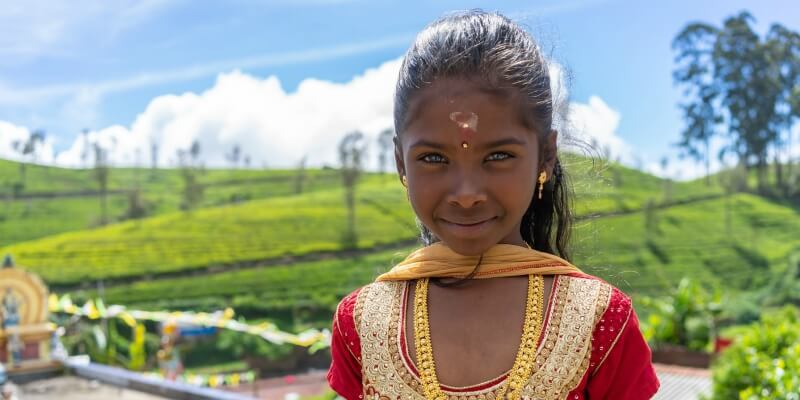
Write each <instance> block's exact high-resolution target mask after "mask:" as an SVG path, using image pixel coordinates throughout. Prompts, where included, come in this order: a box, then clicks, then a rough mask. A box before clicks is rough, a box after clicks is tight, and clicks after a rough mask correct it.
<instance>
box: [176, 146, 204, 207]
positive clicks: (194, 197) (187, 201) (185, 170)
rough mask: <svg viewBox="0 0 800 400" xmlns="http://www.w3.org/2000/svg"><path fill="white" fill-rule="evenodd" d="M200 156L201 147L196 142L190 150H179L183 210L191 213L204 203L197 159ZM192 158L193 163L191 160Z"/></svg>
mask: <svg viewBox="0 0 800 400" xmlns="http://www.w3.org/2000/svg"><path fill="white" fill-rule="evenodd" d="M199 155H200V145H199V144H198V143H197V141H195V142H194V143H192V146H191V147H190V148H189V150H188V151H187V150H183V149H179V150H178V151H177V156H178V166H179V167H180V170H181V178H183V201H182V202H181V209H182V210H184V211H191V210H193V209H195V208H196V207H197V206H198V205H199V204H200V203H201V202H202V201H203V192H204V189H205V188H204V187H203V185H202V184H201V183H200V182H198V179H197V175H198V170H199V164H198V162H197V159H198V157H199ZM189 157H191V161H190V160H189Z"/></svg>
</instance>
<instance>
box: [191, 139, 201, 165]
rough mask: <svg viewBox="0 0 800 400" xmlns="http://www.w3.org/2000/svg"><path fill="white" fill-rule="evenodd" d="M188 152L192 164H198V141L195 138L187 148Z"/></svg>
mask: <svg viewBox="0 0 800 400" xmlns="http://www.w3.org/2000/svg"><path fill="white" fill-rule="evenodd" d="M189 154H191V155H192V165H193V166H198V163H199V160H200V142H199V141H198V140H197V139H195V140H194V141H192V147H190V148H189Z"/></svg>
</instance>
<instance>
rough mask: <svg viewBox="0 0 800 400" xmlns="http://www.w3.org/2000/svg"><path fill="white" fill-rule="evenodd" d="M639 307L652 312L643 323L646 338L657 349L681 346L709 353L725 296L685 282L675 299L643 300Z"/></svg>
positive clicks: (681, 283)
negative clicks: (666, 346) (716, 320)
mask: <svg viewBox="0 0 800 400" xmlns="http://www.w3.org/2000/svg"><path fill="white" fill-rule="evenodd" d="M639 304H641V305H642V306H643V307H645V308H646V309H647V310H648V311H649V315H648V317H647V319H646V320H645V321H643V323H642V329H643V332H644V336H645V338H646V339H647V341H648V342H650V344H651V345H653V346H654V347H659V346H662V345H665V344H671V345H678V346H683V347H686V348H688V349H690V350H697V351H708V350H710V346H711V341H712V338H713V337H714V332H715V322H714V321H715V318H716V316H717V315H718V314H719V311H720V304H721V293H720V292H719V291H715V292H714V293H710V292H709V291H707V290H706V289H705V288H703V287H702V286H701V285H700V284H699V283H697V282H696V281H693V280H690V279H688V278H683V279H681V281H680V283H679V284H678V287H677V288H676V289H675V290H674V291H673V293H672V295H671V296H667V297H663V298H651V297H643V298H641V299H639Z"/></svg>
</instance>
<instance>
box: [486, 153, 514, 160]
mask: <svg viewBox="0 0 800 400" xmlns="http://www.w3.org/2000/svg"><path fill="white" fill-rule="evenodd" d="M512 157H513V156H512V155H511V154H508V153H506V152H504V151H499V152H497V153H492V154H489V157H486V161H502V160H507V159H509V158H512Z"/></svg>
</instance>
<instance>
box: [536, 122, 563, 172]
mask: <svg viewBox="0 0 800 400" xmlns="http://www.w3.org/2000/svg"><path fill="white" fill-rule="evenodd" d="M557 144H558V131H557V130H555V129H553V130H551V131H550V134H549V135H547V137H546V138H545V139H544V148H543V149H542V161H541V163H540V166H539V170H540V171H542V170H544V171H545V172H547V179H548V180H549V179H550V178H551V177H552V176H553V168H555V166H556V156H557V155H558V145H557Z"/></svg>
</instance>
